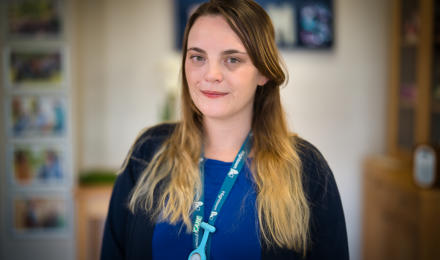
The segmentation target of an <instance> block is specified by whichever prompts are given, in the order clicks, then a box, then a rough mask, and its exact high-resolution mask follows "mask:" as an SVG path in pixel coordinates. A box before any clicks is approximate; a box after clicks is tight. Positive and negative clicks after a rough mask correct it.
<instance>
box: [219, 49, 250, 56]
mask: <svg viewBox="0 0 440 260" xmlns="http://www.w3.org/2000/svg"><path fill="white" fill-rule="evenodd" d="M237 53H238V54H247V53H246V52H242V51H239V50H234V49H230V50H225V51H222V54H223V55H229V54H237Z"/></svg>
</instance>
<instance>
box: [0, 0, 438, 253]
mask: <svg viewBox="0 0 440 260" xmlns="http://www.w3.org/2000/svg"><path fill="white" fill-rule="evenodd" d="M198 2H200V1H194V0H129V1H117V0H95V1H87V0H64V1H56V0H21V1H18V0H17V1H1V2H0V7H1V9H0V12H1V23H2V24H1V30H2V31H1V34H0V37H1V38H0V48H1V50H2V52H1V56H2V58H1V60H2V63H1V66H2V69H1V70H0V72H1V73H0V84H1V87H0V93H1V99H0V102H1V105H0V119H1V120H0V122H1V125H2V127H0V145H1V146H0V147H1V149H0V166H1V168H0V172H1V174H0V181H1V185H0V194H1V199H0V213H1V214H0V230H1V246H0V259H45V260H48V259H98V256H99V250H100V249H99V248H100V239H101V236H102V228H103V224H104V220H105V215H106V211H107V206H108V200H109V198H110V193H111V188H112V184H113V181H114V179H115V176H116V175H115V173H116V171H117V170H118V168H119V167H120V166H121V165H122V163H123V160H124V158H125V156H126V154H127V152H128V151H129V148H130V146H131V144H132V142H133V141H134V140H135V138H136V136H137V135H138V133H139V132H140V131H141V130H142V129H144V128H145V127H149V126H152V125H155V124H157V123H159V122H162V121H164V120H176V119H178V114H179V112H178V105H179V104H178V103H179V102H178V95H179V90H178V86H179V79H178V75H179V60H180V53H179V50H178V46H179V39H180V38H179V37H180V34H181V31H182V29H183V28H184V23H185V19H186V17H187V15H188V11H189V10H191V9H192V8H193V7H194V6H195V5H196V4H197V3H198ZM258 2H259V3H260V4H262V5H263V6H264V7H265V8H266V10H268V12H269V13H270V14H271V16H272V18H273V21H274V24H275V26H276V30H277V40H278V44H279V45H280V49H281V55H282V56H283V58H284V61H285V63H286V65H287V68H288V71H289V76H290V79H289V82H288V84H287V85H286V86H285V87H284V88H283V89H282V92H281V93H282V100H283V104H284V107H285V110H286V112H287V115H288V120H289V123H290V127H291V130H292V131H295V132H297V133H298V134H299V135H300V136H302V137H303V138H305V139H307V140H309V141H310V142H312V143H313V144H314V145H315V146H317V147H318V149H319V150H320V151H321V152H322V153H323V155H324V157H325V158H326V159H327V161H328V163H329V165H330V167H331V169H332V170H333V173H334V175H335V178H336V181H337V184H338V187H339V191H340V194H341V198H342V202H343V206H344V212H345V217H346V223H347V230H348V240H349V249H350V256H351V259H440V251H439V250H440V249H439V247H438V245H439V243H440V236H439V234H440V223H439V222H440V221H439V219H440V191H439V189H438V184H439V179H440V177H439V165H438V163H437V164H436V163H435V162H436V161H438V159H439V155H438V148H437V147H438V145H439V143H440V109H439V108H440V84H439V82H440V66H439V65H440V64H439V63H440V51H439V50H440V27H439V25H440V5H439V4H438V3H436V1H434V0H385V1H384V0H370V1H363V0H333V1H331V0H320V1H318V0H290V1H289V0H285V1H280V0H272V1H270V0H266V1H258ZM413 158H415V159H413Z"/></svg>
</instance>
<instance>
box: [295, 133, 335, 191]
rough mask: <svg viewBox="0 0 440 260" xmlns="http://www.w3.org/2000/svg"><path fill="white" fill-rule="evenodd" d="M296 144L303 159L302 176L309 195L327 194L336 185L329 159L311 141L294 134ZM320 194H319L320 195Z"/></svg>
mask: <svg viewBox="0 0 440 260" xmlns="http://www.w3.org/2000/svg"><path fill="white" fill-rule="evenodd" d="M292 138H293V140H294V142H293V143H294V145H295V148H296V151H297V153H298V156H299V157H300V160H301V166H302V176H303V181H304V186H305V188H306V192H307V193H308V195H309V196H311V197H315V196H325V195H326V193H327V192H328V191H329V187H331V186H334V184H335V183H334V182H335V181H334V176H333V172H332V170H331V169H330V167H329V165H328V163H327V160H326V159H325V158H324V156H323V155H322V153H321V152H320V151H319V149H318V148H317V147H316V146H315V145H313V144H312V143H310V142H309V141H307V140H305V139H303V138H301V137H299V136H293V137H292ZM318 194H319V195H318Z"/></svg>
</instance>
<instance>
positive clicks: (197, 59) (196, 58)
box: [190, 55, 205, 63]
mask: <svg viewBox="0 0 440 260" xmlns="http://www.w3.org/2000/svg"><path fill="white" fill-rule="evenodd" d="M190 59H191V60H192V61H193V62H195V63H201V62H204V61H205V58H203V57H202V56H199V55H193V56H190Z"/></svg>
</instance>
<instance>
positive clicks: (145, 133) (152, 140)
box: [129, 123, 177, 163]
mask: <svg viewBox="0 0 440 260" xmlns="http://www.w3.org/2000/svg"><path fill="white" fill-rule="evenodd" d="M176 126H177V123H161V124H158V125H154V126H151V127H147V128H144V129H143V130H142V131H141V132H140V133H139V134H138V136H137V137H136V139H135V141H134V143H133V145H132V147H131V149H130V152H129V157H130V158H132V159H135V160H139V161H143V162H144V163H148V162H149V160H150V159H151V157H152V155H153V154H154V153H155V151H156V150H157V149H158V148H159V147H160V146H161V145H162V143H163V142H164V141H165V140H166V139H167V138H169V137H170V135H171V134H172V133H173V131H174V129H175V128H176Z"/></svg>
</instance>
